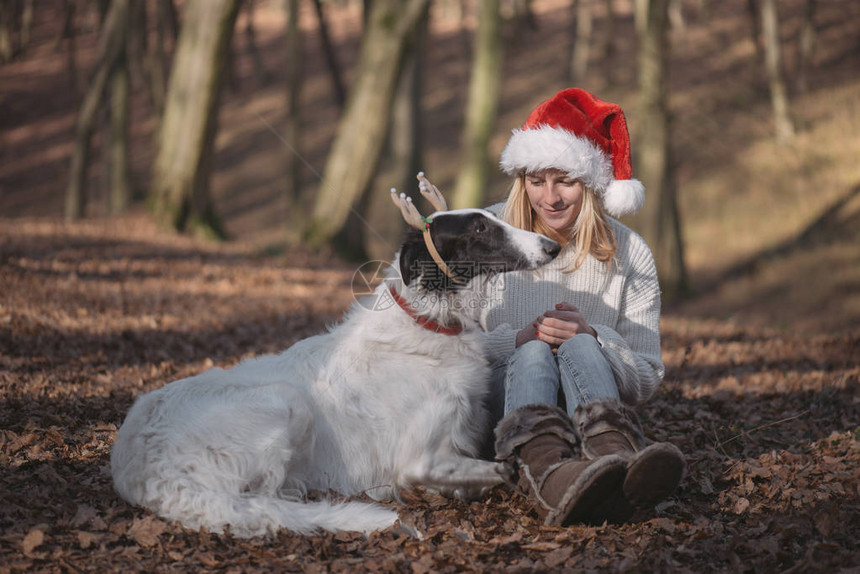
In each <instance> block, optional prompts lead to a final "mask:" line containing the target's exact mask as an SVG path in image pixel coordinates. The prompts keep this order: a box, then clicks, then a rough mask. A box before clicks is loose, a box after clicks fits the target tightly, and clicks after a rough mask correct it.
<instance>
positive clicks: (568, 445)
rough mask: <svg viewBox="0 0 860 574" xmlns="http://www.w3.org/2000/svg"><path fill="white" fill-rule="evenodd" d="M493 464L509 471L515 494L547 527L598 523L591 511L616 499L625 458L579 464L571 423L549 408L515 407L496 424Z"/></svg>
mask: <svg viewBox="0 0 860 574" xmlns="http://www.w3.org/2000/svg"><path fill="white" fill-rule="evenodd" d="M496 459H497V460H500V461H503V462H507V463H509V464H511V466H513V468H514V469H515V470H516V471H517V477H518V480H517V486H518V488H519V490H520V491H521V492H523V493H524V494H525V495H526V496H528V497H529V499H531V501H532V502H534V503H535V509H536V511H537V512H538V514H539V515H540V516H541V517H542V518H543V519H544V524H547V525H550V526H562V525H568V524H572V523H576V522H583V521H586V520H588V521H590V522H598V523H602V522H603V520H605V518H602V517H601V516H599V513H598V512H596V510H595V509H597V508H598V507H599V506H600V505H601V504H602V503H603V502H605V501H607V500H610V499H614V498H617V497H618V496H620V489H621V485H622V483H623V481H624V468H625V462H624V459H623V458H621V457H620V456H618V455H609V456H603V457H598V458H596V459H594V460H582V458H581V451H580V449H579V439H578V437H577V436H576V433H575V431H574V427H573V424H572V423H571V420H570V418H569V417H568V416H567V413H565V412H564V411H563V410H561V409H559V408H557V407H553V406H549V405H528V406H525V407H522V408H519V409H517V410H516V411H514V412H512V413H511V414H509V415H508V416H506V417H505V418H504V419H502V421H501V422H499V424H498V426H497V427H496Z"/></svg>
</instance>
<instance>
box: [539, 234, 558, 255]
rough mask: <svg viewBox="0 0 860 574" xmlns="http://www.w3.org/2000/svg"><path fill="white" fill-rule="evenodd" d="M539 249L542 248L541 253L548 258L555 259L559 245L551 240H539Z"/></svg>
mask: <svg viewBox="0 0 860 574" xmlns="http://www.w3.org/2000/svg"><path fill="white" fill-rule="evenodd" d="M541 247H542V248H543V252H544V253H546V254H547V255H549V256H550V257H555V256H556V255H558V253H559V252H560V251H561V245H559V244H558V243H557V242H555V241H553V240H552V239H545V238H541Z"/></svg>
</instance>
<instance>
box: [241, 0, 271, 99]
mask: <svg viewBox="0 0 860 574" xmlns="http://www.w3.org/2000/svg"><path fill="white" fill-rule="evenodd" d="M245 1H246V3H247V6H248V9H247V15H246V18H247V20H245V38H246V39H247V41H248V52H250V54H251V62H252V63H253V65H254V74H255V75H256V76H257V81H258V82H260V84H261V85H263V86H265V85H267V84H268V83H269V81H270V79H271V78H270V76H269V72H268V71H266V65H265V64H264V63H263V57H262V55H260V49H259V48H258V47H257V32H256V30H255V29H254V0H245Z"/></svg>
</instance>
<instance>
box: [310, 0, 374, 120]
mask: <svg viewBox="0 0 860 574" xmlns="http://www.w3.org/2000/svg"><path fill="white" fill-rule="evenodd" d="M314 10H315V11H316V15H317V23H318V24H319V32H320V41H321V42H322V48H323V55H324V56H325V62H326V65H328V70H329V74H330V75H331V85H332V91H334V100H335V102H337V107H338V108H340V109H343V107H344V105H345V104H346V88H345V87H344V83H343V75H342V74H341V72H340V64H338V61H337V55H336V54H335V50H334V46H333V45H332V43H331V35H330V34H329V32H328V22H326V19H325V11H324V10H323V6H322V1H321V0H314ZM364 13H365V17H367V15H368V14H369V13H370V12H369V11H368V10H367V8H366V7H365V11H364Z"/></svg>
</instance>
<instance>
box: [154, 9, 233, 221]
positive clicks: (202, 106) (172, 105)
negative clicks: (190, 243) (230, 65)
mask: <svg viewBox="0 0 860 574" xmlns="http://www.w3.org/2000/svg"><path fill="white" fill-rule="evenodd" d="M238 9H239V0H189V2H188V3H187V5H186V11H185V22H184V23H183V25H182V28H181V31H180V34H179V40H178V43H177V46H176V54H175V56H174V58H173V69H172V71H171V74H170V80H169V83H168V88H167V94H166V98H165V108H164V118H163V119H162V122H161V129H160V130H159V134H158V151H157V155H156V158H155V163H154V167H153V172H152V186H151V189H150V201H151V205H152V209H153V213H154V215H155V218H156V220H157V221H158V222H159V223H160V224H161V225H163V226H166V227H171V228H173V229H176V230H178V231H190V232H194V233H199V234H203V235H207V236H213V235H214V236H217V237H222V236H223V235H224V230H223V228H222V227H221V224H220V220H219V218H218V216H217V214H216V212H215V208H214V205H213V203H212V200H211V198H210V193H209V181H210V175H211V173H210V172H211V164H212V156H213V153H214V145H215V135H216V133H217V124H218V103H219V97H220V93H221V85H222V77H223V72H224V67H225V63H226V60H227V53H228V51H229V46H230V39H231V37H232V34H233V28H234V26H235V22H236V15H237V13H238Z"/></svg>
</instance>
